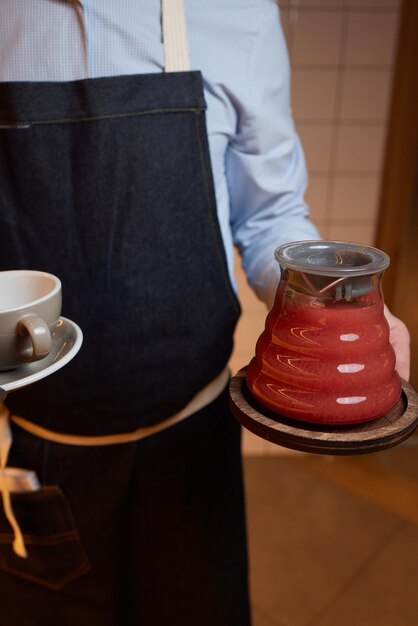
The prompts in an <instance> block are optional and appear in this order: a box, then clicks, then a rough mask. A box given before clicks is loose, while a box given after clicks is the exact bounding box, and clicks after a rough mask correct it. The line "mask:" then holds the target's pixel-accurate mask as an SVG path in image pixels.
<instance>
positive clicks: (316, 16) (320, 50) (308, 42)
mask: <svg viewBox="0 0 418 626" xmlns="http://www.w3.org/2000/svg"><path fill="white" fill-rule="evenodd" d="M291 18H292V27H293V29H294V32H293V41H292V53H291V58H292V63H293V65H298V64H300V65H315V64H316V65H322V66H331V67H333V66H334V67H335V66H336V65H338V62H339V55H340V37H341V27H342V13H341V12H340V11H332V10H328V11H305V10H304V11H292V12H291Z"/></svg>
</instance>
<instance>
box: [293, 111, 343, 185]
mask: <svg viewBox="0 0 418 626" xmlns="http://www.w3.org/2000/svg"><path fill="white" fill-rule="evenodd" d="M297 130H298V133H299V135H300V138H301V141H302V146H303V149H304V152H305V158H306V163H307V167H308V171H309V172H315V173H325V174H327V173H328V172H329V170H330V166H331V150H332V138H333V130H334V128H333V126H331V125H307V124H302V123H300V124H298V125H297Z"/></svg>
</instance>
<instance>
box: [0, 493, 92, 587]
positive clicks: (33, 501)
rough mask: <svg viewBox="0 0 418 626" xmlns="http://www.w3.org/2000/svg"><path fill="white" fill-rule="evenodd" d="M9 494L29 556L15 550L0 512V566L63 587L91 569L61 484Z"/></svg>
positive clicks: (10, 533)
mask: <svg viewBox="0 0 418 626" xmlns="http://www.w3.org/2000/svg"><path fill="white" fill-rule="evenodd" d="M10 496H11V501H12V506H13V510H14V513H15V516H16V519H17V521H18V523H19V526H20V528H21V530H22V533H23V537H24V541H25V545H26V550H27V553H28V558H27V559H22V558H20V557H18V556H17V555H16V554H15V553H14V552H13V548H12V543H13V534H12V532H11V529H10V526H9V524H8V522H7V520H6V518H5V516H4V513H3V512H1V513H0V569H2V570H4V571H6V572H8V573H10V574H14V575H15V576H19V577H21V578H26V579H28V580H31V581H33V582H37V583H39V584H41V585H43V586H45V587H49V588H50V589H61V588H62V587H64V585H66V584H67V583H69V582H71V581H73V580H75V579H76V578H78V577H79V576H81V575H82V574H85V573H86V572H88V571H89V570H90V569H91V568H90V563H89V561H88V558H87V555H86V553H85V551H84V548H83V546H82V545H81V542H80V537H79V535H78V532H77V529H76V527H75V524H74V518H73V515H72V512H71V509H70V506H69V504H68V502H67V500H66V498H65V496H64V494H63V493H62V491H61V489H60V488H59V487H56V486H48V487H43V488H42V489H40V490H39V491H31V492H25V493H11V494H10Z"/></svg>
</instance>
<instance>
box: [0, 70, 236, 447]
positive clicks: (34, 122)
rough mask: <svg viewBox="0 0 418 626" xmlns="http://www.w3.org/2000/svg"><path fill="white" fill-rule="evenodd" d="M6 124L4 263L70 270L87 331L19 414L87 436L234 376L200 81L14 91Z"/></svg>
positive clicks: (6, 90) (16, 409) (1, 95)
mask: <svg viewBox="0 0 418 626" xmlns="http://www.w3.org/2000/svg"><path fill="white" fill-rule="evenodd" d="M0 124H1V126H2V129H1V131H0V132H1V134H2V141H1V143H0V180H1V181H2V185H1V201H0V232H1V234H2V236H1V246H0V270H6V269H10V268H13V269H20V268H30V269H37V270H44V271H47V272H51V273H53V274H56V275H57V276H59V278H60V279H61V281H62V289H63V309H62V314H63V316H65V317H67V318H70V319H72V320H74V321H75V322H77V323H78V324H79V325H80V327H81V328H82V330H83V335H84V344H83V347H82V350H81V351H80V353H79V354H78V355H77V357H76V358H75V359H74V361H73V362H72V363H70V364H69V365H68V366H66V367H65V368H63V369H62V370H61V371H59V372H57V373H55V374H53V375H52V376H50V377H48V378H46V379H44V380H42V381H40V382H38V383H37V384H36V385H33V386H30V387H27V388H26V389H23V390H20V391H19V392H17V393H16V392H15V393H13V394H11V395H10V396H9V398H8V406H9V407H10V409H11V411H12V412H13V413H17V414H18V415H22V416H24V417H28V418H30V419H31V420H32V421H34V422H36V423H37V424H40V425H41V426H44V427H46V428H51V429H53V430H55V431H59V432H69V433H79V434H86V435H97V434H109V433H115V432H123V431H129V430H132V429H135V428H138V427H141V426H148V425H150V424H155V423H157V422H159V421H161V420H164V419H165V418H167V417H168V416H170V415H172V414H173V413H175V412H176V411H178V410H180V409H181V408H182V407H183V406H185V405H186V404H187V403H188V401H189V400H190V399H191V398H192V397H193V396H194V395H195V394H196V392H197V391H199V389H201V388H202V387H204V386H205V385H206V384H207V383H208V382H209V381H210V380H211V379H212V378H214V377H215V376H216V375H217V374H218V373H219V372H220V371H221V370H222V368H224V366H225V364H226V363H227V361H228V358H229V356H230V353H231V349H232V336H233V332H234V328H235V324H236V321H237V317H238V314H239V305H238V302H237V299H236V296H235V294H234V292H233V289H232V288H231V284H230V280H229V276H228V269H227V264H226V257H225V252H224V248H223V242H222V237H221V232H220V227H219V223H218V218H217V212H216V203H215V194H214V187H213V180H212V173H211V164H210V158H209V151H208V139H207V133H206V125H205V100H204V96H203V88H202V77H201V75H200V73H199V72H190V71H187V72H165V73H163V74H150V75H136V76H119V77H110V78H109V77H106V78H97V79H87V80H79V81H74V82H63V83H53V82H51V83H49V82H46V83H37V82H34V83H19V82H12V83H3V84H2V85H0Z"/></svg>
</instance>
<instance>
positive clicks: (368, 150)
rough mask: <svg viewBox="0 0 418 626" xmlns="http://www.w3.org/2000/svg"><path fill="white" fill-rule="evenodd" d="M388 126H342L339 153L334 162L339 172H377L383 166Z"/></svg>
mask: <svg viewBox="0 0 418 626" xmlns="http://www.w3.org/2000/svg"><path fill="white" fill-rule="evenodd" d="M385 138H386V127H385V126H384V125H383V124H382V125H378V126H368V125H363V126H360V125H358V126H351V125H349V126H340V127H339V128H338V130H337V154H336V160H335V163H334V164H333V166H334V169H335V171H336V172H337V173H354V172H356V173H357V172H361V173H363V174H376V173H377V172H379V171H380V170H381V168H382V165H383V164H382V158H383V150H384V144H385Z"/></svg>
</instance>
